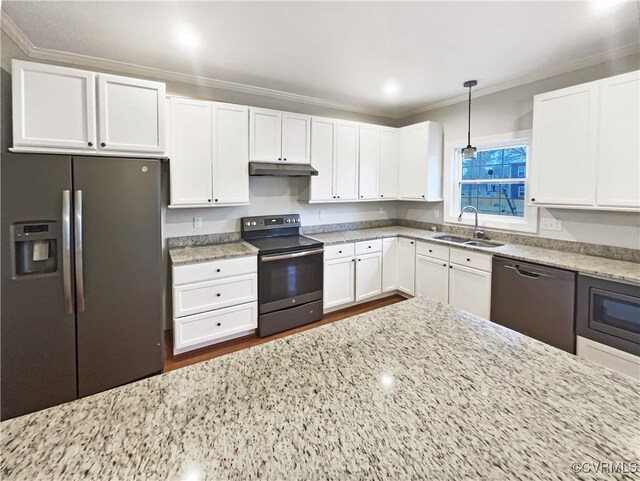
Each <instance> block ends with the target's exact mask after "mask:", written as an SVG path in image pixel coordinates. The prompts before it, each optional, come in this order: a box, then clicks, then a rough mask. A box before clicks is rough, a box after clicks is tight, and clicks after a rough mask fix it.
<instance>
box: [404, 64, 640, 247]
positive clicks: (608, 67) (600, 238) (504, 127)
mask: <svg viewBox="0 0 640 481" xmlns="http://www.w3.org/2000/svg"><path fill="white" fill-rule="evenodd" d="M639 68H640V56H638V55H630V56H627V57H622V58H619V59H615V60H612V61H609V62H605V63H602V64H598V65H595V66H593V67H588V68H584V69H580V70H576V71H574V72H569V73H566V74H563V75H558V76H555V77H551V78H547V79H543V80H539V81H537V82H532V83H529V84H526V85H522V86H520V87H515V88H512V89H508V90H504V91H502V92H496V93H494V94H490V95H485V96H483V97H478V98H476V99H475V100H473V105H472V109H471V112H472V119H471V143H472V144H473V138H474V137H485V136H490V135H496V134H501V133H505V132H514V131H518V130H527V129H531V128H532V124H533V96H534V95H537V94H540V93H543V92H549V91H552V90H556V89H560V88H564V87H568V86H571V85H577V84H580V83H584V82H590V81H592V80H597V79H601V78H605V77H609V76H612V75H617V74H620V73H625V72H630V71H633V70H637V69H639ZM478 80H479V87H482V79H478ZM461 90H462V86H461ZM424 120H433V121H436V122H441V123H442V124H443V127H444V137H445V144H446V142H448V141H456V140H458V139H464V138H466V133H467V103H466V102H461V103H458V104H455V105H451V106H448V107H443V108H440V109H436V110H431V111H428V112H424V113H422V114H418V115H413V116H411V117H406V118H404V119H401V121H400V122H399V124H398V125H400V126H403V125H411V124H414V123H416V122H422V121H424ZM533 155H534V158H533V161H534V162H535V153H534V154H533ZM435 211H438V213H439V215H440V218H442V217H441V216H442V211H443V206H442V203H436V204H431V205H429V206H428V207H426V208H425V207H422V206H415V205H407V206H401V207H399V209H398V215H399V217H400V218H406V219H409V220H417V221H424V222H434V218H433V213H434V212H435ZM538 211H539V218H540V219H543V218H549V217H553V218H557V219H560V220H561V221H562V230H561V231H548V230H539V232H538V235H540V236H543V237H549V238H555V239H564V240H575V241H580V242H589V243H594V244H605V245H613V246H620V247H629V248H635V249H637V248H638V247H640V215H638V214H634V213H616V212H589V211H572V210H557V209H543V208H540V209H538Z"/></svg>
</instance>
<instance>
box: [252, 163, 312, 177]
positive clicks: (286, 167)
mask: <svg viewBox="0 0 640 481" xmlns="http://www.w3.org/2000/svg"><path fill="white" fill-rule="evenodd" d="M249 175H252V176H262V175H271V176H277V177H310V176H312V175H318V171H317V170H316V169H314V168H313V167H311V166H310V165H309V164H276V163H266V162H249Z"/></svg>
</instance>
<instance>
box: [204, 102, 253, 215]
mask: <svg viewBox="0 0 640 481" xmlns="http://www.w3.org/2000/svg"><path fill="white" fill-rule="evenodd" d="M248 113H249V108H248V107H245V106H243V105H232V104H224V103H214V104H213V132H214V135H213V203H214V204H227V205H228V204H244V203H247V202H249V136H248V133H249V115H248Z"/></svg>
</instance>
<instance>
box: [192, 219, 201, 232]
mask: <svg viewBox="0 0 640 481" xmlns="http://www.w3.org/2000/svg"><path fill="white" fill-rule="evenodd" d="M201 227H202V217H194V218H193V228H194V229H199V228H201Z"/></svg>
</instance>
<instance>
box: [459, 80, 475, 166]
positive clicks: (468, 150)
mask: <svg viewBox="0 0 640 481" xmlns="http://www.w3.org/2000/svg"><path fill="white" fill-rule="evenodd" d="M462 85H463V86H464V88H468V89H469V123H468V128H467V146H466V147H465V148H464V149H462V158H463V159H475V158H476V151H477V150H478V149H476V148H475V147H473V146H472V145H471V88H472V87H475V86H476V85H478V81H477V80H467V81H466V82H465V83H464V84H462Z"/></svg>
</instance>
